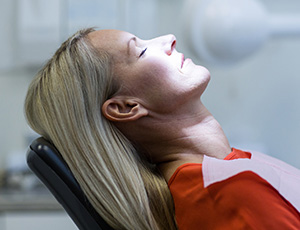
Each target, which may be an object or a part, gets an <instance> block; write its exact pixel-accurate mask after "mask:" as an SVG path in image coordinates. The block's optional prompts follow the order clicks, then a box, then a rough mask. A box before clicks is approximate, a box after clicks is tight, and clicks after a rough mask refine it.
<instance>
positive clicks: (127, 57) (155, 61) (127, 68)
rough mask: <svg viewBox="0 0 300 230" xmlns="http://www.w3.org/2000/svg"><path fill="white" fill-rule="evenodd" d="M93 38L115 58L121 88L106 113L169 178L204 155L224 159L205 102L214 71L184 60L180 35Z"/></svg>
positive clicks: (223, 143)
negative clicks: (178, 46) (178, 48)
mask: <svg viewBox="0 0 300 230" xmlns="http://www.w3.org/2000/svg"><path fill="white" fill-rule="evenodd" d="M89 38H90V40H91V42H92V43H93V45H94V46H96V47H97V48H98V49H104V50H106V51H108V52H109V53H110V54H111V55H112V56H113V73H114V78H115V80H116V81H118V82H120V84H121V86H122V87H121V88H120V90H119V91H118V92H117V93H116V94H115V95H114V96H113V97H112V98H110V99H108V100H107V101H106V102H105V103H104V104H103V106H102V113H103V115H104V116H105V117H106V118H107V119H109V120H111V121H112V122H114V124H115V125H116V126H117V127H118V128H119V129H120V130H121V132H122V133H123V134H124V135H125V136H126V137H128V138H129V139H130V140H131V141H133V142H134V143H135V144H136V145H137V146H138V147H139V148H140V149H142V150H144V151H145V152H147V155H148V156H149V157H150V159H151V161H153V162H154V163H156V164H157V165H158V167H159V168H160V170H161V172H162V173H163V175H164V177H165V179H166V180H167V181H168V180H169V179H170V177H171V176H172V174H173V173H174V172H175V170H176V169H177V168H178V167H179V166H180V165H182V164H185V163H202V161H203V156H204V155H207V156H211V157H216V158H219V159H224V158H225V157H226V156H227V155H228V154H229V153H230V152H231V148H230V145H229V143H228V140H227V138H226V136H225V134H224V132H223V130H222V128H221V126H220V125H219V123H218V122H217V121H216V120H215V119H214V117H213V116H212V115H211V113H210V112H209V111H208V110H207V109H206V108H205V106H204V105H203V104H202V102H201V96H202V94H203V92H204V91H205V89H206V87H207V85H208V83H209V81H210V73H209V71H208V70H207V69H206V68H205V67H203V66H199V65H195V64H194V63H193V62H192V60H190V59H186V60H185V61H184V62H183V61H182V60H183V55H182V54H181V53H179V52H178V51H177V50H176V38H175V36H173V35H166V36H162V37H158V38H155V39H152V40H141V39H139V38H137V37H135V36H134V35H132V34H130V33H127V32H123V31H118V30H99V31H95V32H92V33H90V34H89ZM144 51H145V52H144ZM141 54H142V56H140V55H141Z"/></svg>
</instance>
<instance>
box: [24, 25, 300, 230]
mask: <svg viewBox="0 0 300 230" xmlns="http://www.w3.org/2000/svg"><path fill="white" fill-rule="evenodd" d="M175 47H176V38H175V37H174V36H172V35H167V36H163V37H158V38H155V39H152V40H147V41H145V40H141V39H139V38H137V37H135V36H133V35H132V34H130V33H126V32H122V31H116V30H100V31H94V30H92V29H87V30H83V31H79V32H78V33H76V34H75V35H74V36H72V37H71V38H70V39H69V40H67V41H66V42H65V43H63V44H62V46H61V47H60V49H59V50H58V51H57V52H56V53H55V55H54V56H53V58H52V59H51V60H50V61H49V62H48V63H47V64H46V65H45V67H44V68H43V69H42V70H41V71H40V72H39V74H38V75H37V76H36V78H35V79H34V80H33V82H32V83H31V85H30V87H29V90H28V94H27V98H26V102H25V111H26V117H27V120H28V122H29V124H30V125H31V127H32V128H33V129H34V130H35V131H36V132H38V133H39V134H41V135H43V136H44V137H45V138H47V139H48V140H50V141H52V142H53V143H54V145H55V146H56V147H57V148H58V150H59V151H60V152H61V153H62V155H63V158H64V159H65V160H66V162H67V163H68V165H69V166H70V168H71V170H72V172H73V173H74V175H75V177H76V179H77V180H78V182H79V184H80V185H81V187H82V189H83V190H84V192H85V193H86V195H87V196H88V198H89V200H90V201H91V203H92V204H93V206H94V207H95V209H96V210H97V211H98V212H99V213H100V214H101V216H103V218H104V219H105V220H106V221H107V222H108V223H109V224H110V225H111V226H112V227H114V228H116V229H177V224H178V228H179V229H199V228H203V229H247V228H250V229H251V228H258V229H266V228H268V229H276V228H277V229H283V228H285V229H287V227H288V228H291V229H293V228H294V229H297V228H300V214H299V210H297V209H296V208H295V206H294V203H290V201H289V200H287V199H286V198H285V197H284V196H283V195H282V194H281V193H280V191H277V190H276V185H273V182H272V181H271V182H269V181H267V179H268V178H269V175H265V174H264V172H265V171H264V172H263V173H261V172H259V170H260V168H261V167H258V169H257V167H256V165H257V164H256V163H255V164H253V162H255V161H254V156H256V155H253V154H252V153H248V152H243V151H239V150H236V149H231V147H230V145H229V143H228V141H227V138H226V136H225V135H224V133H223V131H222V128H221V127H220V125H219V124H218V122H217V121H216V120H215V119H214V118H213V116H212V115H211V114H210V113H209V111H208V110H207V109H206V108H205V107H204V105H203V104H202V103H201V100H200V97H201V95H202V94H203V92H204V91H205V88H206V86H207V84H208V82H209V80H210V74H209V72H208V70H207V69H206V68H204V67H202V66H197V65H195V64H194V63H193V62H192V61H191V60H190V59H184V56H183V54H181V53H178V52H177V51H176V49H175ZM238 158H242V159H238ZM244 158H246V159H244ZM249 158H251V160H249ZM252 158H253V160H252ZM262 158H263V157H261V158H259V157H258V159H259V160H261V159H262ZM223 159H225V160H223ZM232 159H238V160H232ZM269 160H270V159H269V158H268V159H267V160H265V161H261V163H260V164H259V166H261V165H263V168H264V165H267V167H269V168H272V167H271V166H269V165H268V161H269ZM206 162H207V163H206ZM270 162H273V160H272V159H271V160H270ZM236 163H237V164H236ZM207 165H210V166H211V167H209V168H208V169H207ZM241 165H242V167H241ZM216 167H217V170H216V172H217V173H215V174H214V173H213V172H210V171H209V170H211V169H215V168H216ZM243 167H245V169H244V168H243ZM287 167H290V166H287ZM233 169H234V170H235V171H234V170H233ZM246 169H247V170H246ZM272 169H273V168H272ZM277 169H278V168H276V170H277ZM278 170H279V171H280V172H281V171H282V169H281V167H279V169H278ZM206 171H209V176H214V175H217V174H218V172H221V175H220V176H216V178H215V180H207V174H205V172H206ZM291 171H292V173H291V174H289V175H292V176H293V178H295V181H296V182H298V179H299V178H300V176H299V175H300V174H299V175H298V170H296V169H291ZM223 172H224V173H223ZM289 172H290V171H289ZM298 176H299V177H298ZM222 177H223V178H222ZM295 181H293V182H295ZM299 181H300V179H299ZM167 182H168V184H167ZM207 183H208V185H207ZM287 186H290V184H288V185H287ZM284 188H286V186H284ZM170 191H171V193H172V196H173V197H172V196H171V193H170ZM173 199H174V204H175V212H174V205H173ZM293 199H295V198H293V197H292V199H291V200H292V201H293V202H294V200H293ZM262 201H264V205H262V203H261V202H262ZM296 204H298V203H296ZM270 210H272V212H271V211H270ZM175 213H176V221H177V224H176V221H175ZM275 217H276V218H275Z"/></svg>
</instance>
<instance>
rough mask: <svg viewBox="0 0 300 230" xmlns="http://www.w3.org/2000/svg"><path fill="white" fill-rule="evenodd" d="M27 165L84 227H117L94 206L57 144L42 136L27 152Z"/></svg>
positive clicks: (87, 229)
mask: <svg viewBox="0 0 300 230" xmlns="http://www.w3.org/2000/svg"><path fill="white" fill-rule="evenodd" d="M27 164H28V166H29V168H30V169H31V170H32V171H33V172H34V173H35V174H36V175H37V176H38V177H39V179H40V180H41V181H42V182H43V183H44V184H45V185H46V187H47V188H48V189H49V190H50V191H51V193H52V194H53V195H54V196H55V198H56V199H57V200H58V202H59V203H60V204H61V205H62V206H63V208H64V209H65V210H66V212H67V213H68V215H69V216H70V217H71V218H72V220H73V221H74V223H75V224H76V225H77V227H78V228H79V229H80V230H113V228H111V227H110V226H109V225H108V224H107V223H106V222H105V221H104V220H103V219H102V218H101V216H100V215H99V214H98V213H97V212H96V210H95V209H94V208H93V207H92V205H91V204H90V202H89V201H88V199H87V197H86V196H85V194H84V193H83V191H82V189H81V188H80V186H79V184H78V182H77V181H76V179H75V178H74V176H73V174H72V172H71V171H70V169H69V167H68V165H67V164H66V162H65V161H64V160H63V158H62V157H61V155H60V153H59V152H58V151H57V149H56V148H55V147H54V145H52V144H51V143H50V142H48V141H47V140H45V139H44V138H42V137H40V138H37V139H36V140H34V141H33V142H32V144H31V145H30V148H29V149H28V151H27ZM99 189H101V188H99Z"/></svg>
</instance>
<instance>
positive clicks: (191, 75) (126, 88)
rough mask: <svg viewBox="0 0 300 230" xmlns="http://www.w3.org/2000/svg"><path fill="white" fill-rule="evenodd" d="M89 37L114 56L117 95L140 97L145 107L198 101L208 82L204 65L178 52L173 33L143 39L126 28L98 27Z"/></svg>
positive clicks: (166, 106)
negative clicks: (124, 30)
mask: <svg viewBox="0 0 300 230" xmlns="http://www.w3.org/2000/svg"><path fill="white" fill-rule="evenodd" d="M89 38H90V39H91V41H92V43H93V45H95V46H96V47H97V48H100V49H104V50H106V51H108V52H109V53H110V54H111V55H112V57H113V75H114V77H115V80H116V81H117V82H119V83H120V86H121V88H120V90H119V91H118V93H117V95H121V96H128V97H136V98H139V99H140V100H141V101H142V102H143V105H144V106H145V107H148V108H149V107H150V108H152V109H161V110H163V109H165V110H168V109H171V110H172V109H174V106H179V105H180V104H179V103H186V101H187V100H192V99H193V98H195V99H197V100H199V98H200V96H201V95H202V93H203V91H204V90H205V88H206V86H207V84H208V82H209V79H210V73H209V72H208V70H207V69H206V68H205V67H202V66H198V65H195V64H194V63H193V62H192V60H190V59H185V58H184V55H183V54H182V53H179V52H177V50H176V38H175V36H173V35H166V36H161V37H157V38H154V39H151V40H141V39H139V38H137V37H136V36H134V35H132V34H130V33H127V32H123V31H118V30H99V31H95V32H92V33H91V34H89Z"/></svg>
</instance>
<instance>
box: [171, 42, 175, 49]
mask: <svg viewBox="0 0 300 230" xmlns="http://www.w3.org/2000/svg"><path fill="white" fill-rule="evenodd" d="M175 47H176V40H174V41H173V42H172V45H171V50H172V51H173V50H174V49H175Z"/></svg>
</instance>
